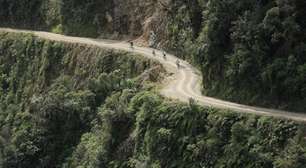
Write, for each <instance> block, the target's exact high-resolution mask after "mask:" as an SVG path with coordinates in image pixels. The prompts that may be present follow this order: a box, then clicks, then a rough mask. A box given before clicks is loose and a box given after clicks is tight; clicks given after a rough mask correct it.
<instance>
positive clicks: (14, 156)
mask: <svg viewBox="0 0 306 168" xmlns="http://www.w3.org/2000/svg"><path fill="white" fill-rule="evenodd" d="M144 71H147V72H149V73H146V74H147V75H146V76H144V75H142V73H143V72H144ZM156 72H163V68H162V67H161V66H160V65H159V64H158V63H156V62H154V61H151V60H148V59H145V58H143V57H141V56H139V55H133V54H129V53H126V52H122V51H113V50H108V49H100V48H96V47H92V46H85V45H80V44H69V43H59V42H53V41H48V40H43V39H40V38H37V37H34V36H33V35H30V34H15V33H4V32H2V33H0V167H3V168H17V167H18V168H33V167H57V166H58V165H60V164H61V163H62V162H64V159H66V158H67V157H68V156H70V155H71V153H72V151H73V150H74V146H76V145H77V144H78V143H79V141H80V138H81V136H82V134H84V133H86V132H88V131H89V130H90V129H91V127H92V125H95V124H94V123H92V122H93V121H94V120H95V119H96V118H97V115H98V111H99V107H100V106H101V105H103V104H104V103H105V99H106V98H107V97H108V96H110V95H112V94H113V93H115V92H118V93H121V92H123V90H126V91H129V92H132V93H133V92H136V91H137V90H139V89H141V88H142V86H143V83H144V82H146V80H150V81H158V80H159V78H160V77H159V76H158V74H159V73H156Z"/></svg>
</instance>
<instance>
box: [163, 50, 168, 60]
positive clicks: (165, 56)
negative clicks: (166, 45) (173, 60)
mask: <svg viewBox="0 0 306 168" xmlns="http://www.w3.org/2000/svg"><path fill="white" fill-rule="evenodd" d="M163 58H164V59H167V54H166V52H165V51H163Z"/></svg>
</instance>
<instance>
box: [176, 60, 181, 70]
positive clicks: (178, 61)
mask: <svg viewBox="0 0 306 168" xmlns="http://www.w3.org/2000/svg"><path fill="white" fill-rule="evenodd" d="M175 63H176V65H177V68H178V69H179V68H180V60H178V59H177V60H176V62H175Z"/></svg>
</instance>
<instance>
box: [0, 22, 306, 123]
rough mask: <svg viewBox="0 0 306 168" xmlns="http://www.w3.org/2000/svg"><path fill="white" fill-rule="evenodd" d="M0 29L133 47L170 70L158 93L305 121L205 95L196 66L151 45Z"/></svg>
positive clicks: (299, 116)
mask: <svg viewBox="0 0 306 168" xmlns="http://www.w3.org/2000/svg"><path fill="white" fill-rule="evenodd" d="M0 31H4V32H16V33H32V34H34V35H36V36H38V37H41V38H44V39H49V40H54V41H63V42H69V43H82V44H89V45H95V46H98V47H103V48H112V49H119V50H125V51H132V52H135V53H138V54H142V55H143V56H145V57H148V58H150V59H154V60H158V61H159V62H161V63H162V64H163V66H164V67H165V68H166V70H167V71H168V72H169V73H171V74H173V75H171V76H169V77H168V79H165V81H166V82H165V85H164V87H163V88H162V89H161V91H160V92H161V94H162V95H164V96H166V97H169V98H173V99H178V100H180V101H183V102H188V101H189V99H190V98H193V99H194V100H195V101H196V102H197V103H198V104H201V105H204V106H211V107H216V108H222V109H229V110H232V111H235V112H240V113H250V114H255V115H265V116H272V117H278V118H286V119H291V120H295V121H303V122H306V114H300V113H293V112H286V111H281V110H275V109H267V108H260V107H253V106H247V105H241V104H237V103H231V102H228V101H223V100H219V99H215V98H211V97H206V96H203V95H202V94H201V89H200V88H201V86H200V82H201V74H200V72H199V71H198V70H196V69H195V68H194V67H192V66H191V65H190V64H189V63H188V62H186V61H183V60H180V65H181V67H180V68H179V69H178V68H177V65H176V61H177V58H176V57H175V56H173V55H167V58H166V60H165V59H164V58H163V57H162V52H161V51H156V56H153V54H152V49H150V48H144V47H134V49H133V50H132V49H131V48H130V45H129V44H128V43H126V42H120V41H111V40H98V39H90V38H81V37H70V36H64V35H59V34H54V33H48V32H39V31H25V30H16V29H8V28H0Z"/></svg>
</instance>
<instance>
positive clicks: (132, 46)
mask: <svg viewBox="0 0 306 168" xmlns="http://www.w3.org/2000/svg"><path fill="white" fill-rule="evenodd" d="M130 46H131V49H134V42H133V41H130Z"/></svg>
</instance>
